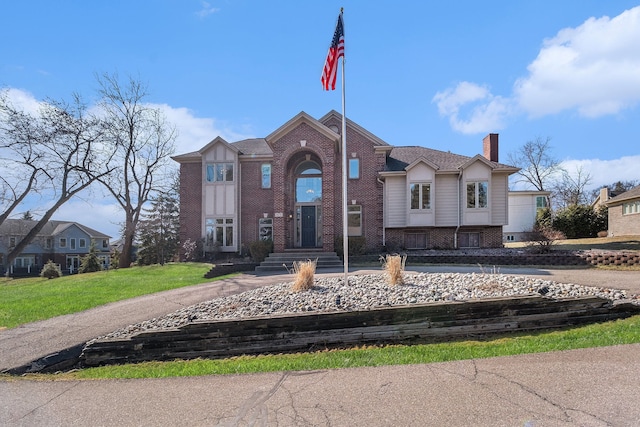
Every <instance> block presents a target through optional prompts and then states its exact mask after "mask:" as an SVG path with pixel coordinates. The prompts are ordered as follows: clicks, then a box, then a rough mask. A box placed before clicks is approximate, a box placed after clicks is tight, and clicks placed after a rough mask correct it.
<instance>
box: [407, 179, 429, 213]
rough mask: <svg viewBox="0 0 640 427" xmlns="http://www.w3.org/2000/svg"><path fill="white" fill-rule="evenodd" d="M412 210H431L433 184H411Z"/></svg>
mask: <svg viewBox="0 0 640 427" xmlns="http://www.w3.org/2000/svg"><path fill="white" fill-rule="evenodd" d="M409 188H410V191H411V209H431V184H411V186H410V187H409Z"/></svg>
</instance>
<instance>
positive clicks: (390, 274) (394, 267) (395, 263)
mask: <svg viewBox="0 0 640 427" xmlns="http://www.w3.org/2000/svg"><path fill="white" fill-rule="evenodd" d="M380 258H381V259H382V265H383V268H384V272H385V275H386V276H387V280H388V282H389V284H390V285H391V286H396V285H403V284H404V265H405V263H406V261H407V256H406V255H404V256H400V255H386V256H385V257H380Z"/></svg>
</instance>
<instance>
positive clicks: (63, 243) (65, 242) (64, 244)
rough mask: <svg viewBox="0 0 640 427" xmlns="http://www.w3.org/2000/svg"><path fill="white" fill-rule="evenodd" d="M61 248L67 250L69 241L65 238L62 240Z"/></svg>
mask: <svg viewBox="0 0 640 427" xmlns="http://www.w3.org/2000/svg"><path fill="white" fill-rule="evenodd" d="M60 247H61V248H66V247H67V239H65V238H64V237H61V238H60Z"/></svg>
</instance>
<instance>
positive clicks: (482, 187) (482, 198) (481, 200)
mask: <svg viewBox="0 0 640 427" xmlns="http://www.w3.org/2000/svg"><path fill="white" fill-rule="evenodd" d="M488 194H489V183H488V182H487V181H478V182H468V183H467V208H469V209H481V208H486V207H487V206H488V199H489V197H488Z"/></svg>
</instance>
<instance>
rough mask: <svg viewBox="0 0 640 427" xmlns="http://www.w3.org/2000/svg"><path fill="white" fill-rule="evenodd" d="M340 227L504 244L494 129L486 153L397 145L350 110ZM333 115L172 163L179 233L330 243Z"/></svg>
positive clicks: (418, 240) (398, 241)
mask: <svg viewBox="0 0 640 427" xmlns="http://www.w3.org/2000/svg"><path fill="white" fill-rule="evenodd" d="M346 128H347V158H348V166H347V168H348V184H347V189H348V197H347V200H348V202H347V204H348V227H349V229H348V234H349V235H350V236H358V237H362V238H364V239H365V242H366V247H367V249H368V250H372V251H373V250H376V251H377V250H380V249H381V248H382V247H384V246H386V247H387V248H388V249H390V250H399V249H424V248H462V247H500V246H502V227H503V226H504V225H505V224H507V220H508V205H507V193H508V177H509V175H510V174H513V173H515V172H517V171H518V169H517V168H515V167H512V166H507V165H504V164H501V163H498V135H497V134H490V135H488V136H487V137H486V138H485V139H484V141H483V147H484V156H482V155H476V156H474V157H467V156H461V155H457V154H453V153H450V152H443V151H437V150H432V149H429V148H424V147H394V146H391V145H389V144H387V143H386V142H385V141H382V140H381V139H380V138H378V137H377V136H375V135H373V134H372V133H370V132H369V131H367V130H366V129H364V128H362V127H360V126H359V125H357V124H356V123H354V122H352V121H351V120H347V126H346ZM340 129H341V115H340V114H339V113H337V112H335V111H331V112H329V113H328V114H327V115H325V116H324V117H322V118H321V119H319V120H316V119H314V118H313V117H311V116H309V115H308V114H306V113H304V112H301V113H299V114H297V115H296V116H295V117H293V118H292V119H291V120H289V121H288V122H286V123H285V124H284V125H282V126H281V127H280V128H278V129H276V130H275V131H274V132H273V133H271V134H270V135H268V136H267V137H266V138H255V139H247V140H242V141H238V142H234V143H229V142H227V141H225V140H224V139H222V138H220V137H217V138H215V139H214V140H213V141H211V142H210V143H209V144H207V145H205V146H204V147H202V148H201V149H200V150H198V151H194V152H191V153H187V154H182V155H178V156H175V157H173V159H174V160H175V161H177V162H178V163H180V240H181V241H182V242H184V241H186V240H187V239H191V240H192V241H197V240H200V239H204V249H205V250H206V251H213V250H219V251H222V252H242V251H244V250H246V248H247V247H248V246H249V244H250V243H251V242H253V241H256V240H259V239H272V240H273V244H274V250H275V251H276V252H282V251H284V250H285V249H296V248H302V249H316V250H322V251H328V252H331V251H334V249H335V244H336V239H337V238H340V237H341V236H342V153H341V138H340Z"/></svg>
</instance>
